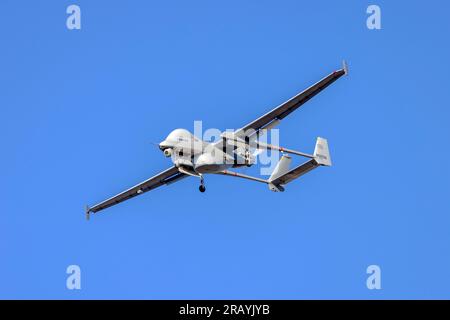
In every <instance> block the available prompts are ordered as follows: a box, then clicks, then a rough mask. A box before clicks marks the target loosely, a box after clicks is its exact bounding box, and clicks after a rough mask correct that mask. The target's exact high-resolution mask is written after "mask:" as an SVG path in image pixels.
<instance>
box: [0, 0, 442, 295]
mask: <svg viewBox="0 0 450 320" xmlns="http://www.w3.org/2000/svg"><path fill="white" fill-rule="evenodd" d="M373 3H375V4H378V5H379V6H380V7H381V10H382V30H379V31H371V30H368V29H367V28H366V18H367V14H366V8H367V6H368V5H369V4H372V2H368V1H345V2H343V1H339V2H338V1H314V3H311V2H310V1H308V2H307V1H276V2H275V1H226V2H219V1H188V2H186V1H164V2H163V1H160V2H156V1H120V2H119V1H100V0H99V1H85V0H74V1H39V2H36V1H22V0H20V1H12V0H6V1H5V0H3V1H2V2H1V4H0V34H1V40H2V45H1V55H0V56H1V59H0V70H1V72H0V88H2V89H1V94H0V105H1V117H0V123H1V125H0V137H1V138H0V139H1V151H0V153H1V157H0V168H1V169H0V170H1V178H2V179H1V180H2V183H1V184H0V194H1V196H0V197H1V201H0V213H1V214H0V257H1V259H0V298H62V299H80V298H85V299H91V298H125V299H129V298H145V299H154V298H159V299H170V298H177V299H184V298H186V299H196V298H197V299H214V298H237V299H241V298H245V299H253V298H254V299H260V298H264V299H307V298H320V299H322V298H325V299H330V298H339V299H342V298H344V299H345V298H358V299H361V298H364V299H380V298H387V299H392V298H402V299H406V298H450V295H449V292H450V291H449V287H450V271H449V270H450V255H449V252H450V247H449V245H450V233H449V227H448V226H449V224H450V217H449V213H450V210H449V209H450V206H449V198H450V197H449V190H450V188H449V187H450V183H449V181H450V171H449V167H448V165H447V162H448V159H449V157H450V154H449V149H448V137H450V127H449V125H448V123H449V119H450V118H449V116H450V112H449V103H448V101H449V93H448V86H447V85H446V84H447V83H448V75H449V74H450V62H449V59H448V57H449V56H450V45H449V42H448V31H449V30H450V28H449V27H450V25H449V24H450V23H449V21H448V12H449V9H450V5H449V3H448V1H436V0H435V1H426V2H425V1H379V0H377V1H375V2H373ZM70 4H77V5H79V6H80V7H81V11H82V29H81V30H74V31H70V30H68V29H67V28H66V18H67V14H66V8H67V6H68V5H70ZM342 59H346V60H348V62H349V65H350V69H351V70H350V76H349V77H347V78H344V79H341V80H339V81H338V82H336V83H335V84H334V85H333V86H332V87H330V88H329V89H327V90H326V91H325V92H323V93H321V94H320V95H319V96H317V97H315V98H314V99H313V100H311V101H310V102H309V103H308V104H306V105H305V106H304V107H302V108H301V109H300V110H298V111H296V112H295V113H294V114H292V116H290V117H288V118H287V119H286V120H284V121H283V123H282V125H281V126H280V129H281V143H282V145H284V146H286V147H290V148H293V149H298V150H303V151H312V149H313V147H314V142H315V138H316V137H317V136H323V137H326V138H328V140H329V143H330V148H331V152H332V157H333V162H334V166H333V167H332V168H320V169H319V170H315V171H313V172H311V173H310V174H308V175H306V176H304V177H302V179H301V180H298V181H295V182H294V183H292V184H290V185H289V186H288V188H287V191H286V192H285V193H272V192H270V191H268V190H267V188H266V187H265V186H263V185H260V184H257V183H252V182H249V181H245V180H243V181H241V180H234V179H232V178H228V177H222V176H207V177H206V183H207V187H208V190H207V192H206V193H205V194H201V193H199V192H198V190H197V186H198V181H196V180H194V179H185V180H183V181H181V182H179V183H177V184H173V185H171V186H168V187H162V188H160V189H158V190H155V191H153V192H151V193H147V194H145V195H143V196H140V197H138V198H135V199H133V200H131V201H128V202H126V203H123V204H121V205H118V206H116V207H113V208H110V209H108V210H105V211H104V212H102V214H99V215H97V216H94V217H93V218H92V219H91V221H90V222H86V220H85V218H84V211H83V210H84V209H83V208H84V205H86V204H93V203H96V202H98V201H100V200H102V199H104V198H105V197H109V196H111V195H113V194H115V193H117V192H119V191H122V190H123V189H125V188H127V187H129V186H132V185H134V184H135V183H137V182H140V181H143V180H145V179H147V178H148V177H150V176H152V175H153V174H155V173H157V172H159V171H161V170H163V169H165V168H167V167H168V166H169V165H170V162H169V161H170V160H168V159H166V158H164V157H163V155H162V154H161V152H160V151H159V150H157V149H156V148H155V147H154V146H152V144H151V142H159V141H161V140H162V139H163V138H164V137H165V136H166V135H167V134H168V133H169V132H170V131H171V130H173V129H175V128H178V127H183V128H186V129H189V130H192V129H193V122H194V120H202V121H203V126H204V127H206V128H211V127H214V128H220V129H227V128H237V127H240V126H242V125H243V124H245V123H247V122H249V121H250V120H253V119H254V118H256V117H258V116H260V115H261V114H263V113H264V112H266V111H268V110H270V109H271V108H272V107H274V106H276V105H278V104H279V103H281V102H283V101H284V100H286V99H288V98H290V97H291V96H293V95H294V94H296V93H298V92H299V91H301V90H303V89H304V88H306V87H307V86H309V85H310V84H312V83H314V82H315V81H317V80H319V79H320V78H322V77H323V76H325V75H327V74H328V73H329V72H331V71H333V70H334V69H336V68H339V67H340V64H341V60H342ZM71 264H76V265H79V266H80V267H81V272H82V278H81V279H82V280H81V282H82V289H81V290H79V291H77V290H73V291H71V290H67V289H66V277H67V275H66V268H67V266H68V265H71ZM372 264H376V265H379V266H380V267H381V270H382V280H381V281H382V290H368V289H367V287H366V278H367V274H366V268H367V266H369V265H372Z"/></svg>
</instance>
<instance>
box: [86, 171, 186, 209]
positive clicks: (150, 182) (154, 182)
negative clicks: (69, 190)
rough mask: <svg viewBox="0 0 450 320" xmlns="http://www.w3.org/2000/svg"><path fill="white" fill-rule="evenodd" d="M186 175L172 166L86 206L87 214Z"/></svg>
mask: <svg viewBox="0 0 450 320" xmlns="http://www.w3.org/2000/svg"><path fill="white" fill-rule="evenodd" d="M184 177H186V175H185V174H184V173H181V172H180V171H178V168H177V167H175V166H174V167H171V168H169V169H167V170H165V171H163V172H161V173H158V174H157V175H156V176H154V177H151V178H150V179H147V180H145V181H144V182H141V183H139V184H138V185H135V186H134V187H132V188H130V189H128V190H125V191H124V192H122V193H119V194H118V195H116V196H114V197H112V198H109V199H107V200H105V201H103V202H100V203H99V204H96V205H95V206H93V207H91V208H89V207H87V208H86V215H87V217H89V214H90V213H91V212H92V213H96V212H98V211H100V210H103V209H106V208H108V207H111V206H113V205H116V204H118V203H121V202H123V201H125V200H128V199H131V198H133V197H136V196H138V195H140V194H143V193H144V192H147V191H150V190H153V189H156V188H158V187H159V186H162V185H164V184H170V183H172V182H175V181H178V180H180V179H182V178H184Z"/></svg>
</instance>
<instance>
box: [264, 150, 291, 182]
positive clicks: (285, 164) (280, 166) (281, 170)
mask: <svg viewBox="0 0 450 320" xmlns="http://www.w3.org/2000/svg"><path fill="white" fill-rule="evenodd" d="M291 162H292V159H291V157H289V156H287V155H283V156H281V159H280V161H278V163H277V166H276V167H275V169H274V170H273V172H272V174H271V176H270V178H269V181H273V180H275V179H277V178H279V177H281V176H282V175H284V174H285V173H287V172H288V171H289V166H290V165H291Z"/></svg>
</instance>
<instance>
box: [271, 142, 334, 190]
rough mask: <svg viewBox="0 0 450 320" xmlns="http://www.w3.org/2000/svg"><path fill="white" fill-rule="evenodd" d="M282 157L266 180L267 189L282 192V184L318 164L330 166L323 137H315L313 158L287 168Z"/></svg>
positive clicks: (326, 143) (329, 158)
mask: <svg viewBox="0 0 450 320" xmlns="http://www.w3.org/2000/svg"><path fill="white" fill-rule="evenodd" d="M283 157H284V156H283ZM283 157H282V158H281V160H280V162H279V163H278V165H277V167H276V168H275V170H274V172H273V173H272V176H270V178H269V180H268V183H269V189H270V190H272V191H281V192H282V191H284V188H283V186H284V185H286V184H288V183H289V182H291V181H293V180H295V179H297V178H299V177H301V176H302V175H304V174H306V173H308V172H309V171H311V170H313V169H315V168H317V167H320V166H331V157H330V151H329V149H328V142H327V140H326V139H324V138H317V142H316V148H315V149H314V155H313V158H312V159H311V160H309V161H306V162H305V163H303V164H301V165H299V166H298V167H296V168H294V169H292V170H287V168H286V166H285V164H283V163H282V160H283ZM289 163H290V161H289Z"/></svg>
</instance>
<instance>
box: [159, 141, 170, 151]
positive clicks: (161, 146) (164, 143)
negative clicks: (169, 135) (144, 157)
mask: <svg viewBox="0 0 450 320" xmlns="http://www.w3.org/2000/svg"><path fill="white" fill-rule="evenodd" d="M167 148H169V143H168V142H167V141H166V140H164V141H162V142H161V143H160V144H159V149H160V150H162V151H164V149H167Z"/></svg>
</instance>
